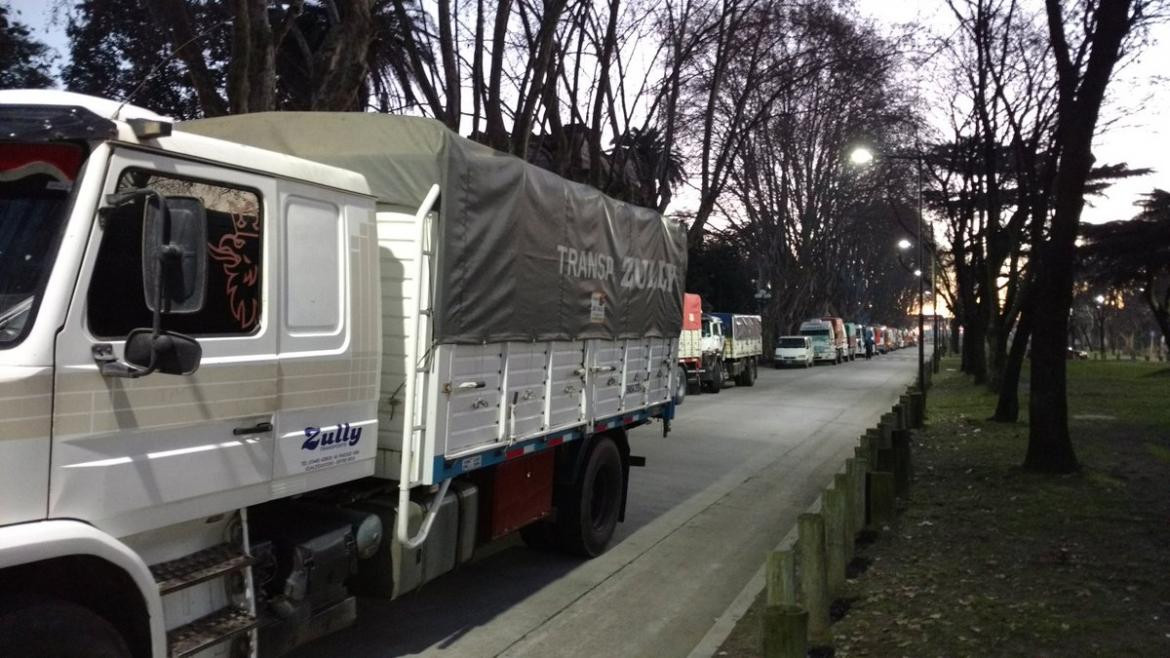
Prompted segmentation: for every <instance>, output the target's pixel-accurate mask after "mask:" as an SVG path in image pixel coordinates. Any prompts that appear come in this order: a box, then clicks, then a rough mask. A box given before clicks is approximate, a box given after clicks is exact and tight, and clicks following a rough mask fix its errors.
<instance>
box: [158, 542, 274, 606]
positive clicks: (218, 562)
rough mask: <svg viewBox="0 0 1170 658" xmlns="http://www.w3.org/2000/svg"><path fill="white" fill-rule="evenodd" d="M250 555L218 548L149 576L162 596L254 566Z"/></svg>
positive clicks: (232, 548) (172, 563) (168, 564)
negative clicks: (152, 577)
mask: <svg viewBox="0 0 1170 658" xmlns="http://www.w3.org/2000/svg"><path fill="white" fill-rule="evenodd" d="M253 562H254V560H253V558H252V556H251V555H248V554H246V553H244V552H243V551H241V550H240V549H239V548H237V547H235V546H232V545H231V544H219V545H218V546H212V547H211V548H205V549H203V550H202V551H198V552H196V553H192V554H190V555H187V556H184V557H181V558H179V559H177V560H171V561H169V562H160V563H158V564H155V565H151V567H150V573H152V574H154V580H155V582H157V583H158V591H159V594H162V595H166V594H170V593H171V592H176V591H178V590H181V589H184V588H187V587H191V586H192V585H198V584H199V583H202V582H206V581H208V580H211V579H212V578H218V577H219V576H222V575H224V574H227V573H231V572H233V571H239V570H240V569H244V568H245V567H248V566H251V565H252V563H253Z"/></svg>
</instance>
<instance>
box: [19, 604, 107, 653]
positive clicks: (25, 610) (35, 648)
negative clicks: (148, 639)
mask: <svg viewBox="0 0 1170 658" xmlns="http://www.w3.org/2000/svg"><path fill="white" fill-rule="evenodd" d="M129 655H130V649H129V648H128V647H127V646H126V640H124V639H123V638H122V636H121V634H119V633H118V630H117V629H116V628H114V626H113V624H111V623H110V622H108V621H106V620H105V619H104V618H102V617H101V616H100V615H98V614H96V613H94V612H91V611H90V610H88V609H86V608H83V607H81V606H79V605H76V604H73V603H67V602H65V601H53V600H46V601H27V602H24V603H20V602H17V601H6V602H0V656H54V657H55V658H88V657H91V656H92V657H93V658H124V657H127V656H129Z"/></svg>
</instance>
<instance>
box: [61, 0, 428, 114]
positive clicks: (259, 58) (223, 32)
mask: <svg viewBox="0 0 1170 658" xmlns="http://www.w3.org/2000/svg"><path fill="white" fill-rule="evenodd" d="M145 6H146V7H147V9H149V11H143V3H140V2H138V1H137V0H79V2H78V4H77V5H76V6H75V9H74V12H73V13H71V15H70V21H69V26H68V28H67V34H68V36H69V40H70V49H71V50H72V52H73V58H72V62H71V64H70V65H69V66H68V67H66V69H65V71H64V74H63V77H64V79H65V82H66V85H67V86H68V88H70V89H72V90H75V91H81V92H84V93H92V94H99V95H103V96H107V97H112V98H122V99H125V98H127V97H128V96H129V95H130V94H131V93H132V92H133V91H134V90H136V89H138V94H137V96H136V99H148V100H146V101H142V102H145V103H146V104H148V105H150V106H151V108H152V109H155V110H156V111H159V112H162V113H164V114H169V115H171V116H174V117H176V118H179V119H187V118H195V117H199V116H217V115H221V114H227V113H240V112H261V111H268V110H360V109H364V108H366V107H367V105H368V104H369V102H370V101H371V100H372V99H373V100H375V101H377V102H381V103H382V105H383V109H389V108H388V106H389V104H390V99H391V98H392V97H393V96H395V94H396V92H397V89H396V88H395V89H390V88H388V87H387V83H388V82H389V83H390V84H394V80H397V79H398V78H394V79H388V78H387V77H385V76H380V75H379V76H375V75H372V74H371V72H370V69H371V65H372V64H373V65H377V66H379V67H383V68H385V69H392V68H394V67H395V66H397V67H399V68H400V69H401V67H402V66H403V64H402V62H403V61H404V60H403V57H402V56H401V52H402V42H403V38H402V35H403V32H420V33H421V32H425V29H424V28H423V27H422V26H419V25H416V24H415V23H413V22H410V21H408V22H406V23H402V22H400V21H399V15H398V12H397V11H395V9H396V8H397V7H402V6H407V7H411V8H413V7H414V6H415V3H414V2H413V1H412V0H401V1H394V2H391V0H285V1H282V2H276V3H270V2H264V1H261V0H231V2H222V3H220V2H215V3H211V2H194V1H193V0H152V2H149V3H145ZM416 15H417V14H416V13H413V12H412V13H410V14H409V16H412V17H413V16H416ZM382 70H383V69H382V68H380V69H379V71H382ZM401 74H402V76H408V75H409V71H406V70H402V71H401ZM139 85H141V89H139Z"/></svg>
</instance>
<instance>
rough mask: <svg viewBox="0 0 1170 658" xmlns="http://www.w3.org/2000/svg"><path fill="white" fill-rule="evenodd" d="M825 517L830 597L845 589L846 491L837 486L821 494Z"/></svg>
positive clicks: (826, 559) (826, 572)
mask: <svg viewBox="0 0 1170 658" xmlns="http://www.w3.org/2000/svg"><path fill="white" fill-rule="evenodd" d="M821 499H822V500H823V501H824V506H823V508H822V510H821V513H822V514H824V516H825V582H826V584H827V585H828V587H829V597H830V598H832V597H835V596H840V595H841V592H842V590H844V589H845V562H846V559H845V514H846V512H845V490H844V489H839V488H837V487H836V486H832V487H829V488H828V489H825V492H824V493H823V494H821Z"/></svg>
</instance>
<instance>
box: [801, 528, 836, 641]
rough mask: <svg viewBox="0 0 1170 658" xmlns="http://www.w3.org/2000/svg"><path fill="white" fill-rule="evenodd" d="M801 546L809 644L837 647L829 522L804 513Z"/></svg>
mask: <svg viewBox="0 0 1170 658" xmlns="http://www.w3.org/2000/svg"><path fill="white" fill-rule="evenodd" d="M797 528H798V532H799V535H798V538H797V542H798V544H799V546H800V594H801V598H802V600H803V602H804V609H805V610H807V611H808V642H809V644H811V645H812V646H814V647H831V646H833V633H832V631H830V630H829V593H828V584H827V583H826V580H825V579H826V574H825V519H824V517H823V516H821V515H820V514H813V513H807V512H806V513H804V514H801V515H800V517H799V518H798V519H797Z"/></svg>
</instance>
